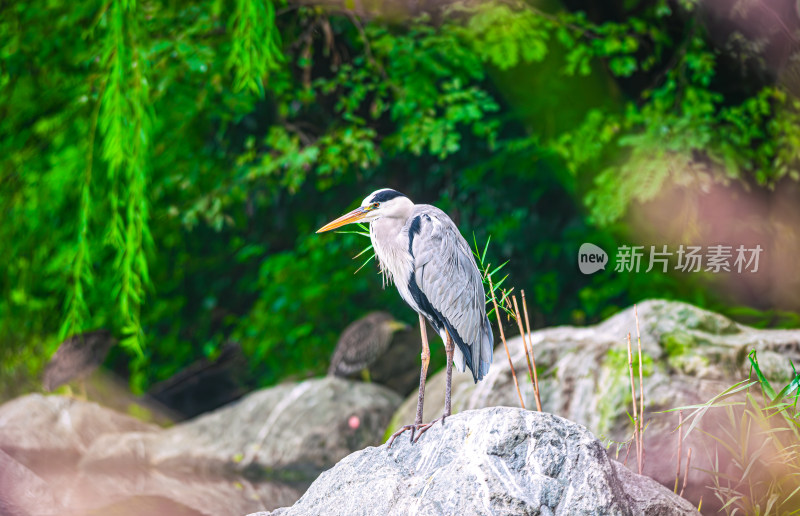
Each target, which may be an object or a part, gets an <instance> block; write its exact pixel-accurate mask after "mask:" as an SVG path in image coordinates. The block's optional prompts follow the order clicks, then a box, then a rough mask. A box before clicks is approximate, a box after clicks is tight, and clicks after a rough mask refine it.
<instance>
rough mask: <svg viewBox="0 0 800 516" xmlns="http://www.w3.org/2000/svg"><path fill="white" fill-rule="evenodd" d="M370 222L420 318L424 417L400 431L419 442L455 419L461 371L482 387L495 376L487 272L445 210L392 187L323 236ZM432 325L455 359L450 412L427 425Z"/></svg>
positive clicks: (387, 264) (382, 259) (377, 245)
mask: <svg viewBox="0 0 800 516" xmlns="http://www.w3.org/2000/svg"><path fill="white" fill-rule="evenodd" d="M359 221H365V222H369V234H370V239H371V240H372V246H373V248H374V250H375V254H376V255H377V256H378V263H379V266H380V270H381V272H382V273H383V275H384V279H385V280H388V282H394V284H395V285H396V286H397V290H398V292H399V293H400V297H402V298H403V300H404V301H405V302H406V303H408V305H409V306H411V308H413V309H414V311H416V312H417V313H418V314H419V318H420V328H421V333H422V368H421V371H420V379H419V397H418V398H417V415H416V419H415V421H414V424H412V425H406V426H404V427H402V428H400V429H399V430H398V431H397V432H395V434H394V435H393V436H392V437H391V439H390V440H389V446H391V444H392V442H393V441H394V439H395V438H396V437H397V436H398V435H400V434H402V433H403V432H404V431H406V430H411V439H412V441H413V440H414V434H415V432H417V439H419V437H420V436H421V435H422V433H424V432H425V431H426V430H427V429H428V428H430V427H431V426H432V425H433V424H434V423H436V422H437V421H439V419H441V420H442V422H444V419H445V418H446V417H447V416H449V415H450V413H451V408H450V397H451V396H450V395H451V381H452V375H453V365H455V366H456V368H457V369H458V370H459V371H461V372H463V371H465V370H466V368H469V370H470V372H471V373H472V377H473V379H474V381H475V382H476V383H477V382H478V381H479V380H481V379H483V377H484V376H485V375H486V374H487V373H488V372H489V366H490V365H491V363H492V350H493V343H494V338H493V336H492V328H491V325H490V324H489V319H488V318H487V317H486V303H485V293H484V290H483V282H482V280H481V273H480V271H479V270H478V266H477V265H476V263H475V259H474V257H473V256H472V252H471V251H470V248H469V245H468V244H467V242H466V240H464V237H463V236H461V233H459V231H458V228H457V227H456V225H455V223H454V222H453V221H452V220H451V219H450V217H448V216H447V214H445V213H444V212H443V211H442V210H440V209H439V208H437V207H435V206H431V205H428V204H414V203H413V202H411V200H410V199H409V198H408V197H406V196H405V195H403V194H401V193H400V192H397V191H395V190H392V189H389V188H384V189H381V190H376V191H374V192H372V193H371V194H369V195H368V196H367V197H366V198H365V199H364V201H363V202H362V203H361V206H359V207H358V208H356V209H355V210H353V211H351V212H349V213H347V214H345V215H343V216H341V217H339V218H338V219H336V220H334V221H332V222H330V223H328V224H326V225H325V226H323V227H322V228H320V229H319V230H317V233H321V232H323V231H330V230H332V229H335V228H338V227H340V226H343V225H345V224H351V223H354V222H359ZM426 320H427V321H428V322H429V323H430V324H431V326H432V327H433V328H434V329H435V330H436V332H437V333H438V334H439V336H440V337H441V338H442V342H444V345H445V352H446V353H447V369H446V371H447V373H446V374H447V377H446V387H445V407H444V413H443V414H442V416H441V417H440V418H437V419H434V420H433V421H431V422H430V423H428V424H423V423H422V408H423V404H424V402H425V380H426V377H427V374H428V363H429V361H430V349H429V346H428V339H427V335H426V330H425V321H426Z"/></svg>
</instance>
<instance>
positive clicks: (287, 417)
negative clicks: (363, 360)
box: [81, 377, 400, 480]
mask: <svg viewBox="0 0 800 516" xmlns="http://www.w3.org/2000/svg"><path fill="white" fill-rule="evenodd" d="M399 403H400V398H399V396H398V395H397V394H395V393H394V392H392V391H390V390H389V389H386V388H385V387H381V386H378V385H372V384H366V383H361V382H351V381H346V380H342V379H339V378H333V377H327V378H320V379H313V380H307V381H304V382H300V383H295V384H285V385H279V386H276V387H272V388H269V389H264V390H261V391H257V392H254V393H251V394H249V395H247V396H245V397H244V398H242V399H241V400H239V401H237V402H235V403H232V404H230V405H227V406H225V407H223V408H221V409H219V410H216V411H214V412H211V413H209V414H206V415H203V416H200V417H198V418H195V419H193V420H191V421H188V422H186V423H181V424H178V425H175V426H174V427H172V428H170V429H167V430H163V431H161V432H157V433H149V432H145V433H135V432H134V433H125V434H121V435H107V436H105V437H103V438H101V439H99V440H98V441H97V442H95V443H94V445H93V446H92V447H91V448H90V449H89V450H88V452H87V454H86V455H85V457H84V458H83V461H82V463H81V466H82V468H83V469H84V470H86V471H105V470H108V469H111V470H113V469H115V468H118V467H119V465H120V464H127V465H129V466H130V467H145V468H154V469H158V470H159V471H162V472H178V473H180V472H182V471H192V472H193V473H198V472H199V473H202V474H208V475H214V474H217V475H224V474H228V473H238V472H244V473H246V474H248V475H250V476H256V477H258V476H262V475H267V476H269V477H270V478H273V479H276V480H296V479H302V478H312V479H313V478H314V477H315V476H316V474H317V473H319V471H321V470H323V469H325V468H328V467H330V466H331V465H333V464H334V463H336V461H338V460H339V459H341V458H342V457H344V456H346V455H347V454H349V453H350V452H352V451H354V450H359V449H361V448H363V447H365V446H370V445H374V444H378V443H379V442H380V440H381V436H382V433H383V430H384V429H385V428H386V425H387V424H388V421H389V418H390V417H391V415H392V413H393V412H394V410H395V409H396V408H397V406H398V405H399Z"/></svg>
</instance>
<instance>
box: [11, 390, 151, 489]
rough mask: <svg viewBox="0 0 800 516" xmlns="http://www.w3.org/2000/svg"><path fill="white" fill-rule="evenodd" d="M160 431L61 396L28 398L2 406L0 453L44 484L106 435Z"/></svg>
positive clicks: (127, 417)
mask: <svg viewBox="0 0 800 516" xmlns="http://www.w3.org/2000/svg"><path fill="white" fill-rule="evenodd" d="M156 429H157V427H155V426H153V425H149V424H146V423H142V422H141V421H138V420H136V419H134V418H132V417H129V416H126V415H124V414H120V413H118V412H115V411H113V410H109V409H107V408H104V407H101V406H100V405H97V404H96V403H87V402H83V401H78V400H75V399H71V398H66V397H63V396H42V395H40V394H29V395H27V396H22V397H20V398H17V399H14V400H11V401H9V402H8V403H5V404H3V405H2V406H0V450H3V451H5V452H6V453H8V454H9V455H11V456H12V457H14V459H16V460H17V461H19V462H21V463H22V464H24V465H25V466H27V467H28V468H30V469H32V470H34V471H35V472H36V473H37V474H39V475H40V476H43V477H44V478H46V477H47V476H48V475H49V474H51V473H57V471H58V470H59V469H63V468H69V467H72V466H74V464H75V463H76V462H77V461H78V459H79V458H80V456H81V455H82V454H83V453H85V452H86V450H87V449H88V448H89V447H90V446H91V445H92V443H94V442H95V440H97V439H98V438H99V437H100V436H102V435H104V434H111V433H113V434H117V433H119V432H141V433H143V434H145V433H149V432H153V431H155V430H156Z"/></svg>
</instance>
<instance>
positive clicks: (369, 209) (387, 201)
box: [317, 188, 414, 233]
mask: <svg viewBox="0 0 800 516" xmlns="http://www.w3.org/2000/svg"><path fill="white" fill-rule="evenodd" d="M413 207H414V203H412V202H411V200H409V198H408V197H406V196H405V195H403V194H401V193H400V192H398V191H396V190H392V189H391V188H382V189H380V190H375V191H374V192H372V193H371V194H369V195H368V196H366V197H365V198H364V200H363V201H362V202H361V206H359V207H358V208H356V209H355V210H353V211H351V212H350V213H345V214H344V215H342V216H341V217H339V218H338V219H336V220H334V221H332V222H329V223H327V224H325V225H324V226H322V227H321V228H319V229H318V230H317V233H322V232H324V231H330V230H332V229H336V228H338V227H341V226H344V225H345V224H352V223H353V222H372V221H374V220H378V219H380V218H383V217H394V218H406V217H408V215H409V214H410V213H411V209H412V208H413Z"/></svg>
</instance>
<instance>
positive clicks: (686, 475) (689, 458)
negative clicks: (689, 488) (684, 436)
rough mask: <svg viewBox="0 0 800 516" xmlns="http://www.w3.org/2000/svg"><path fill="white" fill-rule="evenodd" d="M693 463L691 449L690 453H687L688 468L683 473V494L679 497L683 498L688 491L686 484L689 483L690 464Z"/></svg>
mask: <svg viewBox="0 0 800 516" xmlns="http://www.w3.org/2000/svg"><path fill="white" fill-rule="evenodd" d="M691 463H692V449H691V448H689V451H688V452H687V453H686V468H685V469H684V471H683V487H681V492H680V494H678V496H683V491H684V489H686V484H687V483H688V482H689V464H691Z"/></svg>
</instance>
